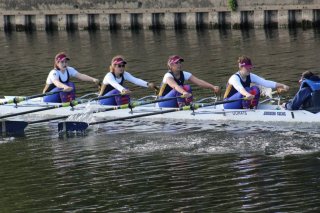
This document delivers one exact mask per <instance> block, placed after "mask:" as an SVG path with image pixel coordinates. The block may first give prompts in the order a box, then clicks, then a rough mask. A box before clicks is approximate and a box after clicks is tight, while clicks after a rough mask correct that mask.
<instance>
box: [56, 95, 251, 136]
mask: <svg viewBox="0 0 320 213" xmlns="http://www.w3.org/2000/svg"><path fill="white" fill-rule="evenodd" d="M159 100H163V99H159ZM239 100H247V99H246V98H240V99H234V100H226V101H216V102H213V103H204V104H198V103H195V104H191V105H190V106H184V107H180V108H175V109H169V110H162V111H159V112H150V113H145V114H139V115H132V116H127V117H122V118H115V119H110V120H102V121H97V122H91V123H87V122H76V121H67V122H60V123H59V124H58V131H59V132H73V131H76V132H82V131H85V130H86V129H87V128H88V127H89V125H95V124H102V123H110V122H114V121H123V120H128V119H133V118H141V117H147V116H152V115H160V114H166V113H170V112H177V111H184V110H196V109H199V108H202V107H209V106H216V105H220V104H225V103H231V102H235V101H239Z"/></svg>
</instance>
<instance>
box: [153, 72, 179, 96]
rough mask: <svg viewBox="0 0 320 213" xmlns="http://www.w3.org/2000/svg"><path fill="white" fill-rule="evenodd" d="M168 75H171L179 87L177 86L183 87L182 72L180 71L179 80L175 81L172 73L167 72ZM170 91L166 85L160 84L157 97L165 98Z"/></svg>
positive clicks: (175, 79)
mask: <svg viewBox="0 0 320 213" xmlns="http://www.w3.org/2000/svg"><path fill="white" fill-rule="evenodd" d="M169 73H170V74H171V75H172V77H173V79H174V81H175V82H176V83H177V84H178V85H179V86H183V85H184V80H185V79H184V74H183V71H180V79H177V78H176V77H175V76H174V75H173V72H172V71H169ZM171 90H172V88H171V87H170V86H169V85H168V84H161V87H160V91H159V94H158V96H165V95H166V94H168V93H169V92H170V91H171Z"/></svg>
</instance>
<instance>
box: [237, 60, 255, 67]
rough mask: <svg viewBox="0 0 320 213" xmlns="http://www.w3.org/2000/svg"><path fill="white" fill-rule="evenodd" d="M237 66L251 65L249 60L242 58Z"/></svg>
mask: <svg viewBox="0 0 320 213" xmlns="http://www.w3.org/2000/svg"><path fill="white" fill-rule="evenodd" d="M239 67H253V65H252V63H251V60H250V59H248V60H243V61H242V62H240V63H239Z"/></svg>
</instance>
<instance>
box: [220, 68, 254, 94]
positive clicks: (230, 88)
mask: <svg viewBox="0 0 320 213" xmlns="http://www.w3.org/2000/svg"><path fill="white" fill-rule="evenodd" d="M235 75H237V76H238V77H239V79H240V82H241V84H242V86H243V87H244V88H247V87H250V84H251V76H250V75H249V76H248V77H247V79H246V81H243V80H242V79H241V76H240V74H239V73H236V74H235ZM237 92H238V90H236V89H235V88H234V87H233V86H232V85H231V84H229V83H228V84H227V87H226V92H225V93H224V96H223V98H224V99H225V98H230V97H231V96H233V95H234V94H236V93H237Z"/></svg>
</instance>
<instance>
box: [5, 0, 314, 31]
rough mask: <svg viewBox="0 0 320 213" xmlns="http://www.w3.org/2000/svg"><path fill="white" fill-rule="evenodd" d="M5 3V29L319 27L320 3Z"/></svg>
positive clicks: (47, 0) (129, 0)
mask: <svg viewBox="0 0 320 213" xmlns="http://www.w3.org/2000/svg"><path fill="white" fill-rule="evenodd" d="M233 3H236V4H235V5H234V6H232V5H230V3H228V0H215V1H212V0H211V1H210V0H207V1H200V2H199V1H197V0H189V1H176V2H172V1H168V0H157V1H156V0H145V1H141V0H140V1H139V0H115V1H106V0H92V1H90V2H89V3H88V2H86V1H82V0H72V1H68V3H65V1H62V0H38V1H36V2H35V1H26V0H24V1H23V0H10V1H5V0H0V30H5V31H25V30H97V29H98V30H112V29H179V28H180V29H181V28H182V29H185V28H188V29H196V28H207V29H216V28H231V29H240V28H270V27H271V28H290V27H308V28H310V27H317V26H318V25H319V23H320V0H308V1H307V0H306V1H299V0H293V1H292V0H291V1H290V0H285V1H283V0H282V1H277V0H269V1H267V2H266V1H263V0H234V1H233Z"/></svg>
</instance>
